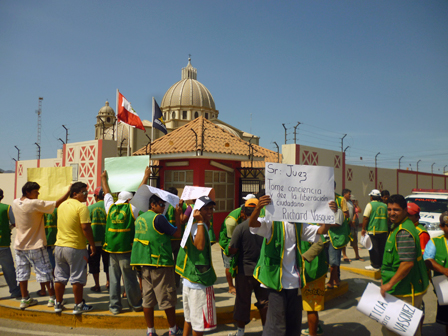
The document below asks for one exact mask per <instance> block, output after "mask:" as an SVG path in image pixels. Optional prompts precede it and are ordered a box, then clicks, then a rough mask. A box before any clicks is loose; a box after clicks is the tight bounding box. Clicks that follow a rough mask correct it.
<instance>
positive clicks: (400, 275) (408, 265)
mask: <svg viewBox="0 0 448 336" xmlns="http://www.w3.org/2000/svg"><path fill="white" fill-rule="evenodd" d="M413 266H414V262H413V261H402V262H401V263H400V266H399V267H398V269H397V272H395V274H394V276H393V277H392V279H390V281H389V282H388V283H387V284H385V285H384V284H381V295H382V296H383V297H386V292H387V291H390V290H391V289H392V287H393V286H394V285H395V284H397V283H398V282H400V281H401V280H403V279H404V278H405V277H406V276H407V275H408V274H409V272H410V271H411V269H412V267H413Z"/></svg>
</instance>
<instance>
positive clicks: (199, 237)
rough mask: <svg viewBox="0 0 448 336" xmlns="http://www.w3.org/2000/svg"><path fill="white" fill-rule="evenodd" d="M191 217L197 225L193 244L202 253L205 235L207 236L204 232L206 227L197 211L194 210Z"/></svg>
mask: <svg viewBox="0 0 448 336" xmlns="http://www.w3.org/2000/svg"><path fill="white" fill-rule="evenodd" d="M193 217H194V219H195V220H196V222H197V223H198V229H197V232H196V236H195V237H194V240H193V244H194V246H195V247H196V248H197V249H198V250H199V251H202V250H204V247H205V235H206V234H208V233H207V232H206V230H205V227H206V225H205V223H204V219H203V218H202V216H201V213H200V211H199V210H197V209H196V210H194V212H193ZM199 224H200V225H199Z"/></svg>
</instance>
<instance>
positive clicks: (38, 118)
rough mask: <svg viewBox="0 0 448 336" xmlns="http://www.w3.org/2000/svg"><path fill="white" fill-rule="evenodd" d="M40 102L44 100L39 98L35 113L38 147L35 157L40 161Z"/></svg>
mask: <svg viewBox="0 0 448 336" xmlns="http://www.w3.org/2000/svg"><path fill="white" fill-rule="evenodd" d="M42 100H44V98H42V97H39V108H38V110H37V111H36V113H37V142H36V145H37V146H38V149H37V156H38V157H39V159H40V134H41V131H42V116H41V115H42Z"/></svg>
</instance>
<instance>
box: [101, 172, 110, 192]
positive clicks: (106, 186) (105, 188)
mask: <svg viewBox="0 0 448 336" xmlns="http://www.w3.org/2000/svg"><path fill="white" fill-rule="evenodd" d="M101 186H102V187H103V192H104V195H106V194H110V188H109V183H107V171H106V170H105V171H103V173H102V174H101Z"/></svg>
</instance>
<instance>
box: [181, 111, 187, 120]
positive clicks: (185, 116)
mask: <svg viewBox="0 0 448 336" xmlns="http://www.w3.org/2000/svg"><path fill="white" fill-rule="evenodd" d="M182 119H187V111H182Z"/></svg>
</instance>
